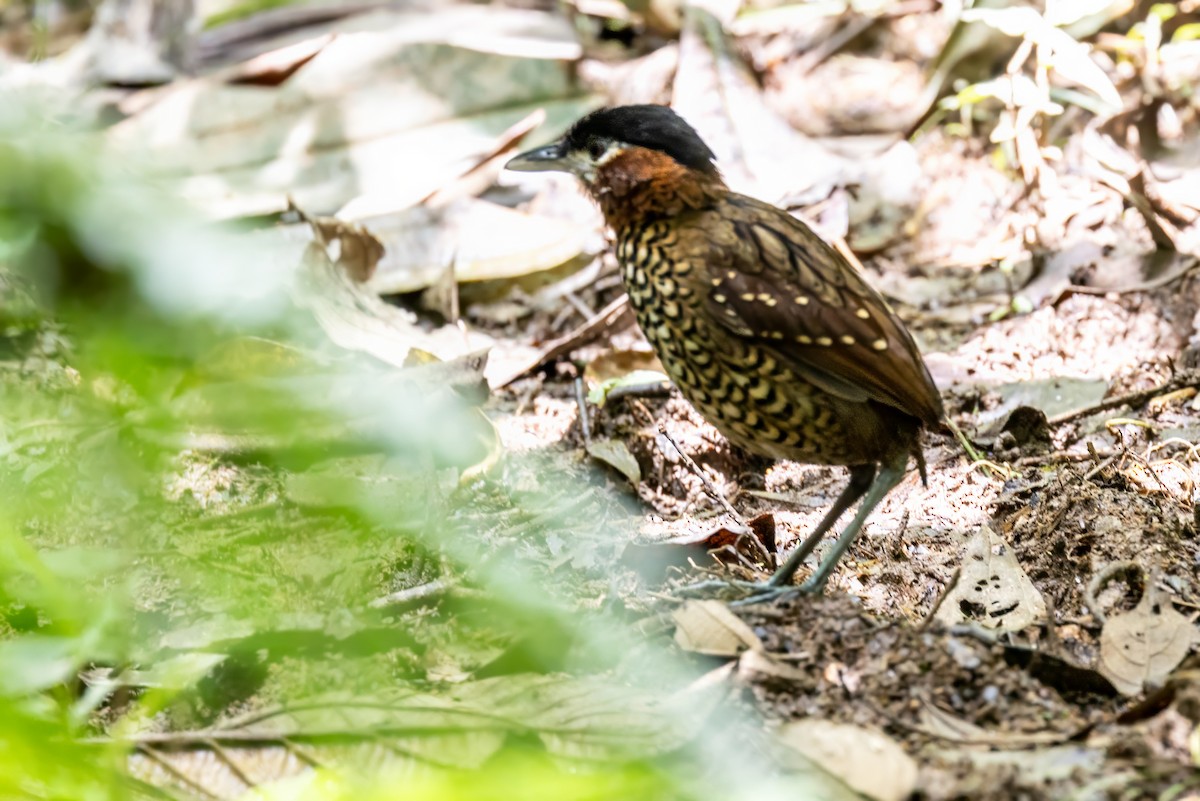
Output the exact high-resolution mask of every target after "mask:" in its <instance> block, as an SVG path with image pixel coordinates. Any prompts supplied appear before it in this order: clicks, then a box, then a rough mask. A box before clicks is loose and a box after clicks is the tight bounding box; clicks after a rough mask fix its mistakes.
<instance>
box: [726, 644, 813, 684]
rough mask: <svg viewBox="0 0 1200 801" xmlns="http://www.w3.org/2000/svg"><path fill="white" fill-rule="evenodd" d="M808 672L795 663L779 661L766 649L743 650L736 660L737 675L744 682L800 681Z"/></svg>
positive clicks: (805, 677)
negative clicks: (765, 680)
mask: <svg viewBox="0 0 1200 801" xmlns="http://www.w3.org/2000/svg"><path fill="white" fill-rule="evenodd" d="M808 675H809V674H808V672H807V671H805V670H801V669H800V668H798V667H796V666H795V665H789V664H787V663H786V662H780V661H779V660H778V659H776V658H775V657H774V656H772V655H771V654H769V653H767V652H766V651H759V650H757V649H754V648H751V649H750V650H749V651H744V652H743V653H742V655H741V656H740V657H738V661H737V676H738V678H739V679H740V680H742V681H743V682H745V683H746V684H753V683H760V684H761V683H762V682H763V680H764V678H765V679H767V680H783V681H801V680H803V679H807V678H808Z"/></svg>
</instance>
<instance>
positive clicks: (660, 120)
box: [566, 105, 716, 172]
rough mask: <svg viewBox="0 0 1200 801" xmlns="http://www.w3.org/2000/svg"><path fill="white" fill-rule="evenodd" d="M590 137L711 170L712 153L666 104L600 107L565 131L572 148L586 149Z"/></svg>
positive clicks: (714, 157) (691, 128)
mask: <svg viewBox="0 0 1200 801" xmlns="http://www.w3.org/2000/svg"><path fill="white" fill-rule="evenodd" d="M593 139H611V140H614V141H617V142H624V143H625V144H628V145H637V146H638V147H645V148H649V149H651V150H657V151H660V152H662V153H666V154H667V155H668V156H670V157H671V158H673V159H675V160H676V161H677V162H679V163H680V164H682V165H684V166H686V167H691V168H693V169H697V170H702V171H704V172H714V171H715V170H716V167H715V166H714V165H713V161H714V160H715V159H716V155H715V154H714V153H713V152H712V151H711V150H709V149H708V145H706V144H704V140H703V139H701V138H700V134H698V133H696V129H695V128H693V127H692V126H690V125H688V124H687V122H686V121H684V119H683V117H680V116H679V115H678V114H676V113H675V112H674V111H672V110H671V109H670V108H668V107H667V106H655V105H640V106H617V107H615V108H602V109H600V110H599V111H593V112H592V113H591V114H589V115H587V116H586V117H584V118H582V119H581V120H579V122H577V123H575V124H574V125H573V126H572V127H571V130H570V131H569V132H567V136H566V140H567V144H568V145H569V146H570V147H571V148H572V149H582V148H586V147H587V145H588V143H589V142H590V141H592V140H593Z"/></svg>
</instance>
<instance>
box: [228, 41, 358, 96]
mask: <svg viewBox="0 0 1200 801" xmlns="http://www.w3.org/2000/svg"><path fill="white" fill-rule="evenodd" d="M336 35H337V34H333V33H326V34H322V35H321V36H315V37H313V38H312V39H305V40H304V41H302V42H296V43H295V44H290V45H287V46H285V47H281V48H279V49H277V50H272V51H270V52H267V53H263V54H262V55H258V56H255V57H254V58H251V59H249V60H247V61H244V62H242V63H241V64H239V65H237V66H236V67H234V68H233V70H232V71H231V73H230V75H229V78H228V80H229V83H232V84H245V85H252V86H278V85H279V84H281V83H283V82H284V81H286V80H287V79H288V78H290V77H291V76H292V74H293V73H295V72H296V70H298V69H300V68H301V67H303V66H304V65H305V64H307V63H308V62H310V61H312V60H313V58H314V57H315V56H316V55H317V53H320V52H321V50H322V49H324V47H325V45H327V44H329V43H330V42H332V41H333V38H334V36H336Z"/></svg>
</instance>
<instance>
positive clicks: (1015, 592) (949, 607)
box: [937, 526, 1046, 631]
mask: <svg viewBox="0 0 1200 801" xmlns="http://www.w3.org/2000/svg"><path fill="white" fill-rule="evenodd" d="M1045 615H1046V603H1045V601H1043V600H1042V596H1041V593H1039V592H1038V591H1037V588H1036V587H1034V586H1033V582H1032V581H1030V580H1029V576H1027V575H1026V574H1025V571H1024V570H1022V569H1021V566H1020V564H1018V563H1017V558H1016V556H1015V555H1014V554H1013V552H1012V549H1011V548H1009V547H1008V544H1007V543H1006V542H1005V541H1004V540H1003V538H1001V537H1000V536H999V535H998V534H996V532H994V531H992V530H991V529H990V528H988V527H987V526H983V527H981V528H980V529H979V533H978V534H976V535H975V536H974V537H973V538H972V539H971V541H970V542H969V543H967V552H966V555H965V556H964V557H963V569H962V576H961V577H960V578H959V581H958V584H957V585H956V586H955V587H954V589H953V590H951V592H950V594H949V595H948V596H946V600H945V601H944V602H943V603H942V606H941V608H940V609H939V610H938V613H937V620H938V621H940V622H941V623H943V624H945V625H947V626H953V625H956V624H959V623H964V622H973V623H978V624H979V625H981V626H983V627H985V628H988V629H993V630H996V631H1020V630H1021V629H1023V628H1025V627H1026V626H1028V625H1030V624H1031V623H1033V622H1035V621H1037V620H1040V619H1041V618H1043V617H1045Z"/></svg>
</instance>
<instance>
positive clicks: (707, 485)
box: [658, 422, 750, 533]
mask: <svg viewBox="0 0 1200 801" xmlns="http://www.w3.org/2000/svg"><path fill="white" fill-rule="evenodd" d="M658 433H659V434H662V435H663V437H664V438H665V439H666V440H667V442H669V443H671V446H672V447H674V448H675V452H676V453H678V454H679V458H681V459H682V460H683V463H684V464H685V465H687V467H688V469H689V470H691V471H692V472H693V473H695V474H696V477H697V478H699V479H700V483H701V484H702V485H703V486H704V491H705V492H707V493H708V494H709V495H710V496H711V497H712V498H713V500H715V501H716V502H717V503H719V504H721V507H722V508H723V509H724V510H725V511H726V512H728V513H729V515H730V516H731V517H732V518H733V519H734V520H735V521H736V522H737V524H738V525H739V526H741V528H742V532H741V533H745V532H747V531H750V526H748V525H747V524H746V521H745V520H743V519H742V516H741V515H740V514H738V511H737V509H734V508H733V505H732V504H730V503H729V501H727V500H726V499H725V496H724V495H723V494H722V493H721V492H720V491H719V490H718V489H717V488H716V487H715V486H713V483H712V482H711V481H709V480H708V476H706V475H705V474H704V471H703V470H701V469H700V465H698V464H696V460H695V459H693V458H692V457H691V456H688V455H687V454H686V453H684V452H683V448H681V447H679V443H678V442H676V441H675V440H674V439H673V438H672V437H671V435H670V433H668V432H667V425H666V423H663V422H659V424H658Z"/></svg>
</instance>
